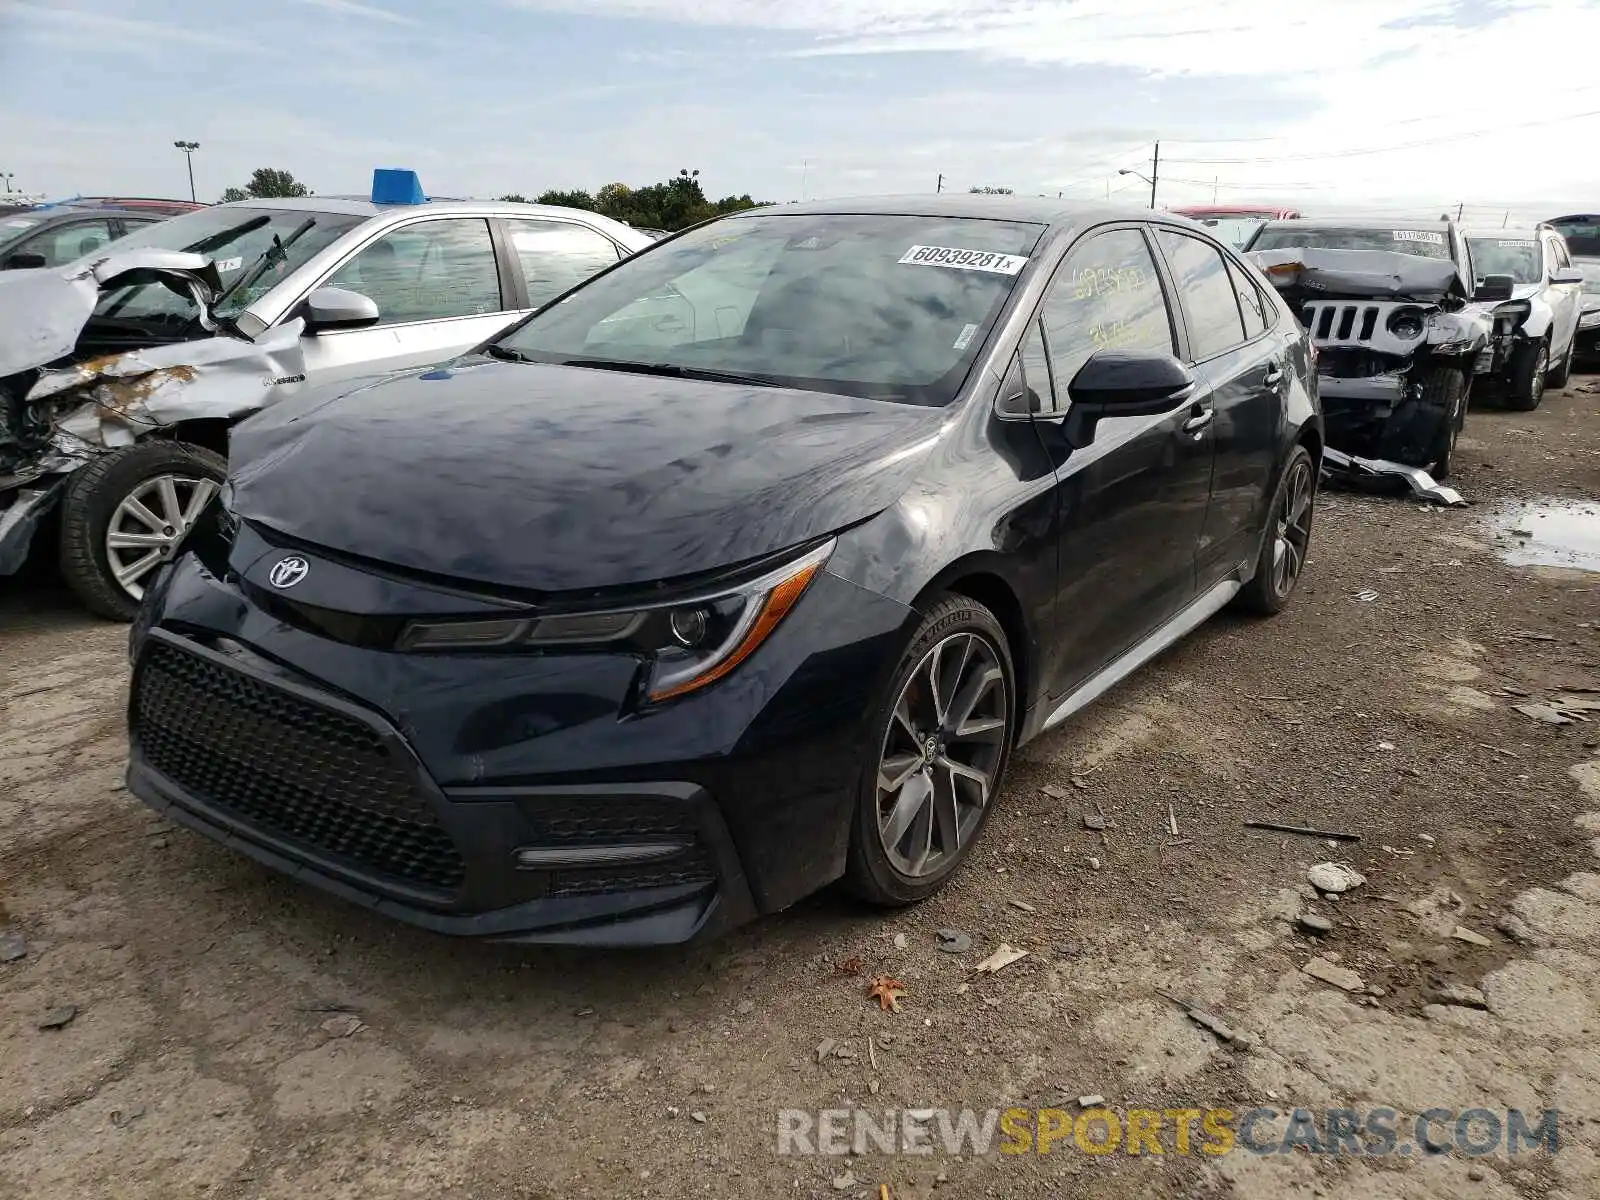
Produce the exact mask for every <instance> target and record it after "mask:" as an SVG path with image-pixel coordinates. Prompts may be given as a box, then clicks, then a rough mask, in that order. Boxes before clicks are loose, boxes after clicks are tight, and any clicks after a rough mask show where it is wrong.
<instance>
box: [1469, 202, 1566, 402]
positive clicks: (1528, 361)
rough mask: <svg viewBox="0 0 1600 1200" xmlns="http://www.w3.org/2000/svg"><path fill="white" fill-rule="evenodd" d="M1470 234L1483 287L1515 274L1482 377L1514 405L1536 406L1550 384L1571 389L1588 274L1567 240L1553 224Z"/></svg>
mask: <svg viewBox="0 0 1600 1200" xmlns="http://www.w3.org/2000/svg"><path fill="white" fill-rule="evenodd" d="M1466 234H1467V247H1468V250H1469V251H1470V253H1471V255H1472V270H1473V273H1474V274H1475V275H1476V276H1477V281H1478V283H1479V284H1480V285H1481V284H1482V282H1483V280H1484V279H1486V278H1487V277H1489V276H1491V275H1509V276H1510V277H1511V282H1512V293H1511V299H1510V300H1506V301H1502V302H1501V303H1499V304H1496V305H1495V306H1494V310H1493V317H1494V323H1495V337H1494V339H1493V341H1492V343H1491V348H1492V349H1493V352H1494V354H1495V358H1494V359H1493V361H1492V363H1489V364H1484V363H1481V362H1480V363H1479V367H1478V369H1479V372H1480V374H1487V375H1489V376H1491V377H1493V378H1497V379H1499V380H1500V381H1502V382H1503V383H1504V384H1505V385H1506V388H1507V398H1508V401H1509V403H1510V404H1511V405H1512V406H1514V407H1516V408H1520V409H1530V408H1537V407H1539V402H1540V401H1541V400H1543V399H1544V389H1545V386H1546V384H1548V385H1549V386H1551V387H1557V388H1561V387H1565V386H1566V385H1567V378H1568V376H1569V375H1571V373H1572V360H1573V357H1574V355H1575V354H1576V351H1577V332H1578V319H1579V317H1580V316H1581V315H1582V312H1583V273H1582V271H1580V270H1579V269H1578V268H1577V266H1575V265H1574V263H1573V261H1572V255H1571V253H1570V252H1569V251H1568V249H1567V243H1566V240H1565V239H1564V238H1563V237H1562V236H1561V234H1560V233H1558V232H1557V231H1556V230H1555V229H1553V228H1551V227H1550V226H1548V225H1540V226H1538V227H1536V228H1533V229H1493V230H1473V229H1469V230H1467V231H1466ZM1508 334H1509V336H1507V335H1508ZM1485 353H1489V351H1485Z"/></svg>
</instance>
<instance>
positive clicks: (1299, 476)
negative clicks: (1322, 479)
mask: <svg viewBox="0 0 1600 1200" xmlns="http://www.w3.org/2000/svg"><path fill="white" fill-rule="evenodd" d="M1316 506H1317V467H1316V464H1315V463H1314V462H1312V461H1311V452H1310V451H1309V450H1307V449H1306V448H1305V447H1304V446H1298V445H1297V446H1296V447H1295V448H1294V451H1293V452H1292V453H1291V454H1290V455H1289V461H1288V463H1287V464H1286V465H1285V466H1284V468H1283V474H1282V475H1280V476H1279V477H1278V487H1277V490H1276V491H1275V492H1274V493H1273V495H1272V503H1271V504H1270V505H1269V506H1268V507H1267V528H1266V534H1265V536H1264V537H1263V538H1262V539H1261V555H1260V557H1259V559H1257V561H1256V573H1255V574H1254V575H1252V576H1251V577H1250V582H1249V583H1247V584H1245V585H1244V588H1243V589H1242V590H1241V591H1240V592H1239V596H1238V606H1239V607H1240V608H1242V609H1244V610H1245V611H1246V612H1253V613H1255V614H1257V615H1258V616H1263V617H1270V616H1275V615H1276V614H1278V613H1280V612H1282V611H1283V610H1284V609H1285V608H1287V607H1288V605H1289V600H1290V598H1291V597H1292V596H1293V595H1294V590H1295V587H1296V586H1297V585H1298V584H1299V582H1300V574H1301V572H1302V571H1303V570H1304V569H1305V564H1306V555H1307V554H1309V553H1310V551H1311V521H1312V518H1313V517H1314V516H1315V515H1316Z"/></svg>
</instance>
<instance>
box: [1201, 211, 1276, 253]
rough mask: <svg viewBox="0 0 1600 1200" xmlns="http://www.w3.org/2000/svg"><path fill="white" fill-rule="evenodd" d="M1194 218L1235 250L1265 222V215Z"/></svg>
mask: <svg viewBox="0 0 1600 1200" xmlns="http://www.w3.org/2000/svg"><path fill="white" fill-rule="evenodd" d="M1194 220H1196V221H1198V222H1200V224H1202V225H1204V226H1205V227H1206V228H1207V229H1209V230H1211V232H1212V234H1213V236H1215V237H1217V238H1218V239H1220V240H1221V241H1224V242H1227V243H1228V245H1230V246H1232V247H1233V248H1234V249H1235V250H1238V249H1241V248H1242V247H1243V246H1244V244H1245V243H1246V242H1248V241H1249V240H1250V235H1251V234H1253V233H1254V232H1255V231H1256V230H1258V229H1260V228H1261V227H1262V226H1263V225H1265V224H1266V222H1267V218H1265V217H1195V218H1194Z"/></svg>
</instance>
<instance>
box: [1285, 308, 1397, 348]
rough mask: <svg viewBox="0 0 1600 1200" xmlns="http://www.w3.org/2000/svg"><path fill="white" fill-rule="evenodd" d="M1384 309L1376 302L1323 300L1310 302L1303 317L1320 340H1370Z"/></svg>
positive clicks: (1301, 315)
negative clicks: (1342, 302)
mask: <svg viewBox="0 0 1600 1200" xmlns="http://www.w3.org/2000/svg"><path fill="white" fill-rule="evenodd" d="M1379 312H1380V309H1379V307H1378V305H1376V304H1339V303H1335V302H1331V301H1319V302H1317V303H1314V304H1307V305H1306V306H1305V307H1304V308H1303V309H1302V310H1301V313H1300V319H1301V320H1302V321H1303V322H1304V323H1305V327H1306V328H1307V329H1309V330H1310V331H1311V337H1312V339H1313V340H1314V341H1317V342H1329V341H1336V342H1369V341H1371V340H1372V334H1373V332H1374V331H1375V330H1376V329H1377V327H1378V314H1379Z"/></svg>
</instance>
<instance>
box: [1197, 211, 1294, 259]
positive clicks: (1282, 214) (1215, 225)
mask: <svg viewBox="0 0 1600 1200" xmlns="http://www.w3.org/2000/svg"><path fill="white" fill-rule="evenodd" d="M1170 211H1172V212H1175V213H1177V214H1178V215H1179V216H1180V217H1188V218H1189V219H1190V220H1191V221H1198V222H1200V224H1202V225H1205V226H1208V227H1209V228H1210V229H1211V230H1212V231H1213V232H1214V233H1215V235H1216V236H1217V237H1219V238H1221V239H1222V240H1223V241H1225V242H1227V243H1229V244H1230V245H1232V246H1233V247H1234V248H1235V249H1239V248H1241V247H1243V246H1244V244H1245V243H1246V242H1248V241H1249V240H1250V235H1251V234H1253V233H1254V232H1255V231H1256V230H1257V229H1258V228H1260V226H1262V225H1264V224H1265V223H1266V222H1268V221H1293V220H1298V219H1299V217H1300V212H1299V210H1298V209H1293V208H1263V207H1261V206H1260V205H1252V204H1191V205H1188V206H1187V207H1184V208H1174V209H1172V210H1170Z"/></svg>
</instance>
